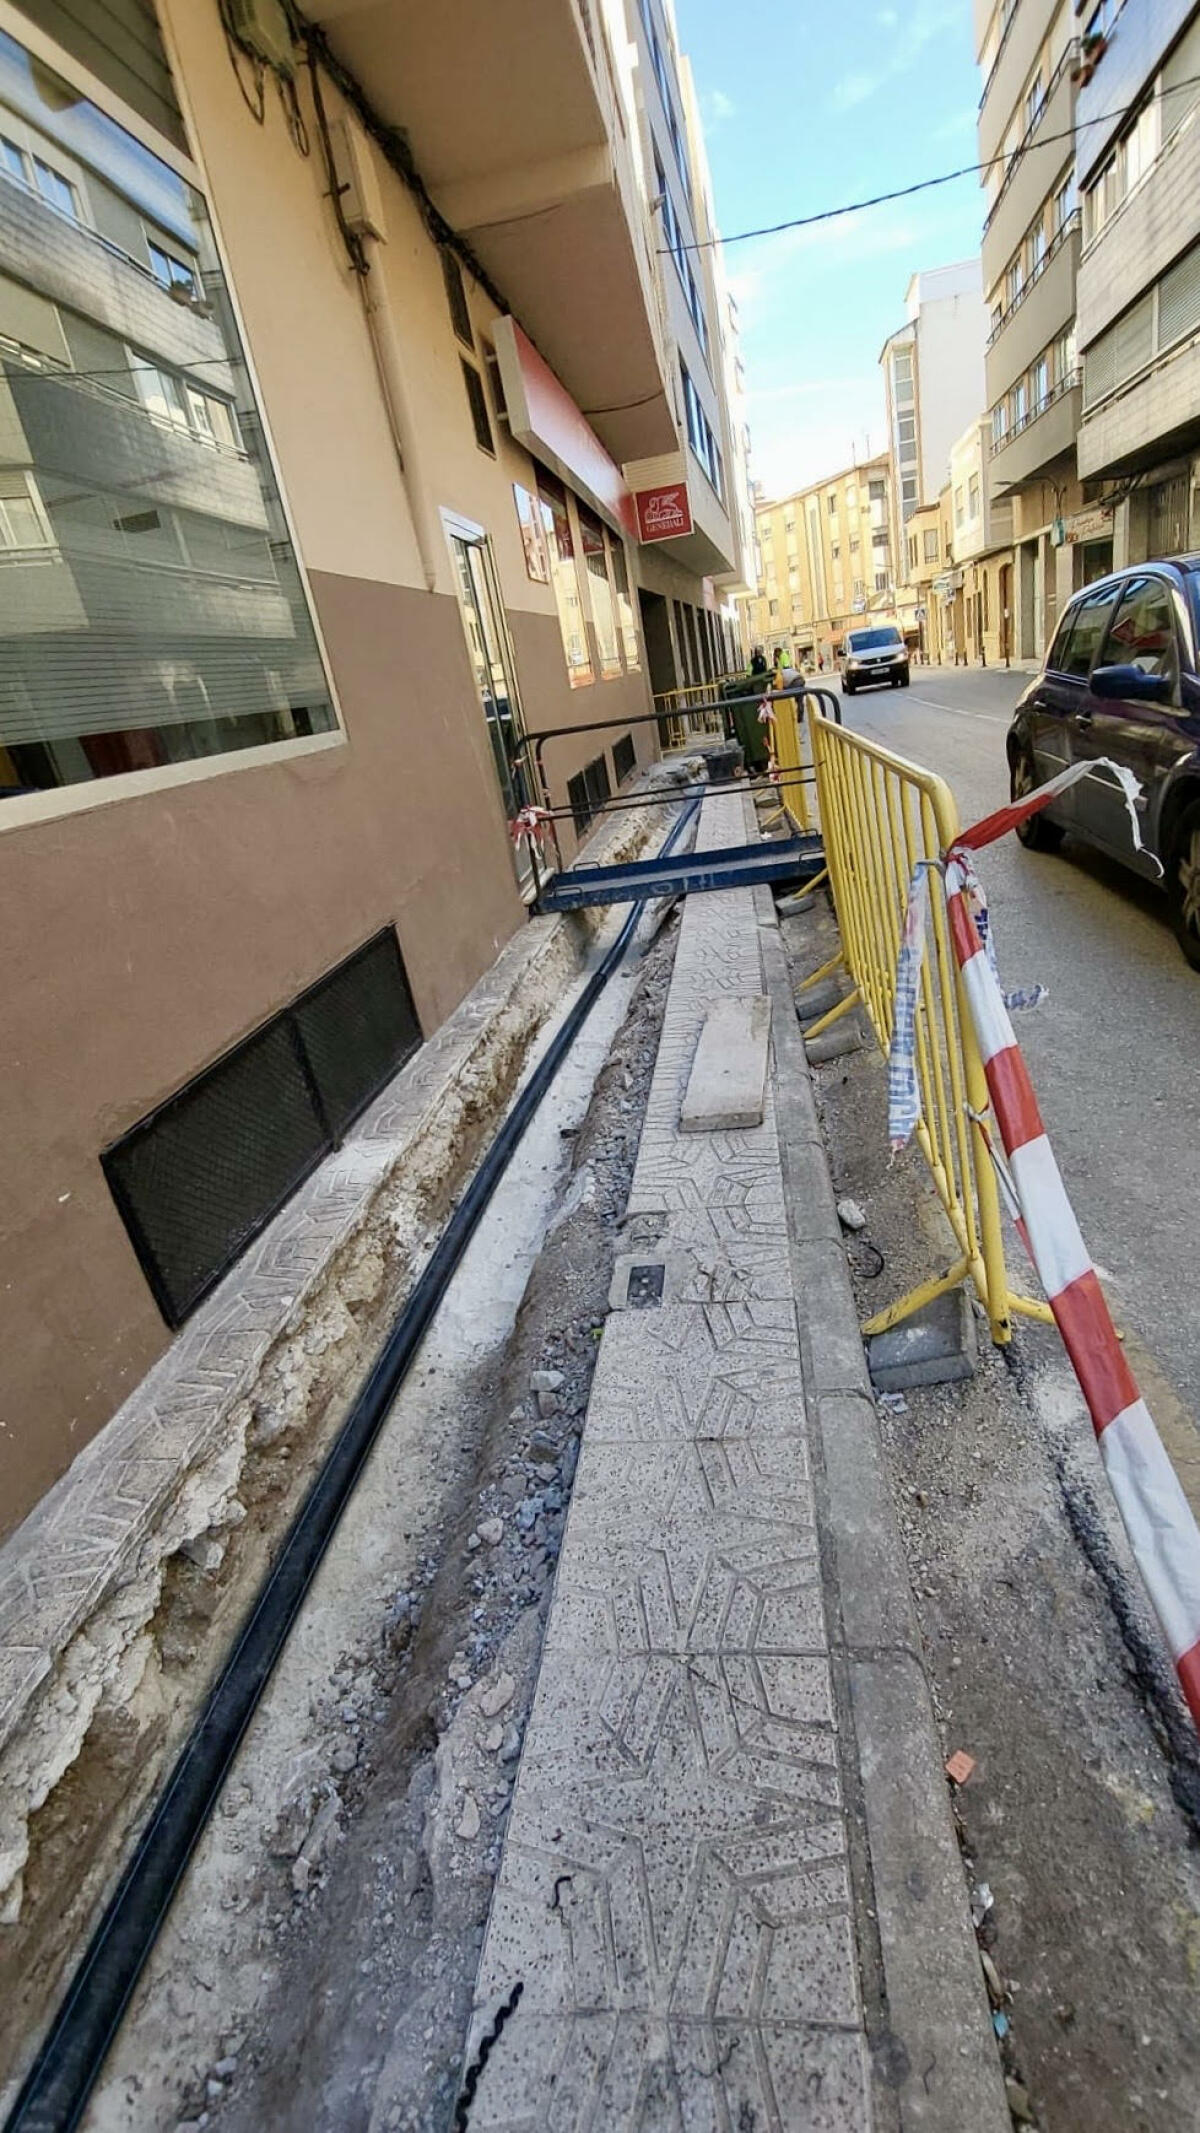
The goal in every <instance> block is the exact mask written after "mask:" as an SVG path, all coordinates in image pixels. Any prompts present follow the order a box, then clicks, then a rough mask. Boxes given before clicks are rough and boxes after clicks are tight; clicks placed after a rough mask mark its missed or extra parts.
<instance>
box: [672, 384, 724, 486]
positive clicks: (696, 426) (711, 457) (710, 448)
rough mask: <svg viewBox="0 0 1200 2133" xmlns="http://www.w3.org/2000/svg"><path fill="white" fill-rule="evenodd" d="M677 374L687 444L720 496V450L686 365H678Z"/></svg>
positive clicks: (721, 473)
mask: <svg viewBox="0 0 1200 2133" xmlns="http://www.w3.org/2000/svg"><path fill="white" fill-rule="evenodd" d="M679 372H680V377H681V379H682V382H683V406H684V417H685V421H686V424H687V436H688V443H689V444H690V445H691V448H692V450H693V452H694V453H695V455H696V458H697V459H698V460H699V462H700V465H701V467H702V468H703V470H704V472H705V474H706V475H707V476H708V479H709V481H710V482H711V483H712V485H713V488H714V489H715V490H716V492H717V495H718V496H721V495H723V493H724V470H723V467H722V463H721V453H720V449H719V447H718V445H717V440H716V438H715V437H714V436H713V432H712V425H711V423H710V422H709V419H708V416H707V415H706V414H705V412H704V403H703V401H702V400H701V398H700V395H699V393H698V392H697V391H696V388H695V386H694V385H693V383H692V380H691V377H690V375H689V373H688V369H687V366H686V364H684V363H681V364H680V366H679Z"/></svg>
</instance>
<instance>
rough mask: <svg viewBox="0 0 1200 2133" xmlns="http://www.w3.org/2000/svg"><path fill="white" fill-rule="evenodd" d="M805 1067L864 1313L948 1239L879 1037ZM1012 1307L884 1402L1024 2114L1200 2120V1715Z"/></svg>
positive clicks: (831, 942) (1074, 1409)
mask: <svg viewBox="0 0 1200 2133" xmlns="http://www.w3.org/2000/svg"><path fill="white" fill-rule="evenodd" d="M784 932H785V938H786V939H787V941H788V946H789V951H790V954H791V957H792V967H793V971H794V974H795V976H796V978H797V980H799V978H800V977H802V976H803V975H805V974H806V973H807V972H808V971H810V970H814V969H816V968H817V966H818V965H819V964H820V963H821V962H822V961H823V960H824V959H825V957H826V956H827V955H828V954H830V953H831V952H832V950H833V948H834V947H835V946H836V933H835V932H834V930H833V924H832V919H831V918H830V916H829V914H828V912H827V911H826V910H824V909H819V910H817V911H816V912H815V913H814V914H813V915H812V916H810V917H807V918H803V919H796V920H794V921H789V923H788V924H787V925H786V926H785V928H784ZM816 1079H817V1086H818V1098H819V1104H820V1108H821V1113H822V1118H823V1124H824V1128H825V1133H826V1138H827V1142H828V1146H829V1151H830V1158H831V1163H832V1168H833V1173H834V1181H835V1185H836V1187H837V1191H838V1193H839V1196H849V1197H851V1198H853V1199H854V1200H856V1201H857V1202H858V1203H859V1205H860V1207H861V1208H862V1210H863V1211H864V1212H865V1214H866V1216H867V1227H866V1228H865V1230H863V1231H862V1232H861V1233H860V1234H859V1235H858V1236H855V1237H850V1236H848V1237H847V1255H848V1258H849V1260H850V1264H851V1270H852V1274H853V1277H854V1281H855V1287H856V1291H857V1295H858V1301H859V1306H860V1310H861V1312H862V1316H863V1317H864V1318H866V1317H868V1316H869V1315H870V1314H871V1313H872V1312H873V1311H875V1310H878V1309H879V1308H880V1307H881V1306H882V1305H883V1304H885V1303H888V1302H891V1301H892V1300H893V1299H894V1298H895V1297H897V1296H899V1295H901V1294H903V1293H904V1292H905V1291H906V1290H907V1289H908V1288H909V1287H910V1286H911V1285H913V1284H914V1283H916V1282H917V1281H919V1280H921V1279H923V1278H925V1277H926V1276H927V1275H929V1274H931V1273H934V1272H940V1271H941V1268H942V1267H943V1266H944V1265H946V1264H948V1263H949V1262H950V1260H951V1259H952V1258H953V1257H954V1249H953V1247H952V1244H951V1240H950V1233H949V1229H948V1227H947V1225H946V1223H945V1219H944V1217H943V1215H942V1212H941V1209H940V1206H939V1205H938V1203H937V1201H936V1199H935V1196H934V1193H933V1188H932V1185H931V1184H930V1181H929V1176H928V1172H927V1171H926V1169H925V1166H924V1163H923V1159H922V1158H921V1156H920V1154H919V1152H918V1151H917V1150H916V1149H915V1147H914V1148H911V1149H909V1150H908V1151H906V1152H905V1154H904V1155H902V1156H901V1157H900V1158H898V1159H897V1160H896V1161H895V1162H894V1163H891V1164H889V1161H888V1147H887V1131H886V1117H887V1111H886V1104H887V1097H886V1074H885V1068H884V1065H883V1062H882V1060H881V1059H880V1057H879V1055H878V1053H877V1052H876V1050H875V1047H874V1044H873V1042H872V1041H870V1040H868V1042H867V1043H865V1044H864V1046H863V1047H862V1049H860V1050H858V1051H853V1052H850V1053H849V1054H847V1055H846V1056H844V1057H842V1058H840V1059H837V1060H834V1061H830V1062H829V1063H827V1064H825V1065H822V1066H820V1067H818V1068H817V1069H816ZM1067 1184H1068V1189H1069V1187H1070V1180H1069V1179H1068V1180H1067ZM1010 1247H1011V1249H1010V1266H1011V1267H1012V1268H1013V1270H1014V1274H1015V1275H1016V1277H1017V1278H1018V1280H1019V1281H1024V1282H1026V1283H1027V1284H1033V1282H1034V1277H1033V1275H1032V1273H1031V1271H1030V1270H1029V1269H1028V1267H1027V1265H1026V1264H1025V1263H1024V1262H1023V1258H1022V1255H1021V1250H1020V1246H1019V1244H1018V1243H1017V1240H1016V1239H1015V1237H1011V1238H1010ZM1018 1326H1019V1330H1018V1332H1017V1335H1016V1338H1015V1340H1014V1343H1013V1346H1012V1348H1011V1349H1009V1350H1008V1351H1007V1352H1005V1351H1000V1350H997V1349H996V1348H994V1347H993V1346H992V1345H991V1343H990V1341H989V1340H988V1337H987V1327H986V1324H985V1323H983V1322H982V1320H980V1322H979V1327H978V1331H979V1352H978V1361H977V1368H976V1371H975V1375H974V1377H973V1378H972V1379H971V1380H970V1381H969V1382H967V1383H963V1384H958V1385H948V1386H942V1387H937V1388H931V1389H928V1390H921V1391H910V1392H908V1393H906V1394H905V1395H904V1396H903V1399H902V1401H893V1402H891V1403H887V1402H885V1401H881V1403H880V1414H881V1424H882V1431H883V1437H884V1442H885V1446H886V1452H887V1457H888V1464H889V1468H890V1478H891V1485H892V1491H893V1497H894V1501H895V1506H896V1511H897V1516H898V1519H899V1524H900V1528H901V1532H902V1534H903V1538H904V1542H905V1546H906V1550H907V1554H908V1561H909V1570H910V1577H911V1581H912V1587H913V1593H914V1597H915V1602H916V1607H917V1612H918V1619H919V1621H920V1624H921V1629H922V1634H923V1637H924V1643H925V1654H926V1661H927V1666H928V1671H929V1676H930V1681H931V1685H932V1688H933V1692H934V1701H935V1708H936V1710H937V1714H938V1718H939V1722H940V1725H941V1729H942V1738H943V1744H944V1748H945V1753H946V1755H947V1756H949V1755H951V1754H953V1753H954V1752H955V1751H956V1750H958V1749H963V1750H965V1751H966V1752H967V1754H968V1755H970V1756H973V1757H974V1758H975V1763H976V1768H975V1770H974V1772H973V1774H972V1775H971V1777H970V1778H969V1780H968V1782H967V1783H966V1784H965V1785H963V1786H962V1787H956V1788H955V1805H956V1812H957V1816H958V1821H959V1829H960V1836H961V1842H962V1848H963V1855H964V1865H965V1868H966V1872H967V1876H968V1883H969V1886H970V1888H971V1892H972V1897H973V1911H974V1914H975V1915H976V1916H977V1919H978V1937H979V1940H980V1945H981V1950H982V1951H983V1952H984V1953H985V1954H986V1955H987V1957H988V1959H989V1961H990V1964H991V1965H992V1970H991V1973H990V1975H989V1978H988V1982H989V1990H990V1991H991V1994H992V1999H993V2004H994V2005H995V2006H996V2013H997V2015H998V2016H999V2018H1000V2019H999V2022H998V2025H997V2027H998V2031H999V2032H1000V2033H1001V2034H1002V2037H1003V2042H1002V2052H1003V2056H1004V2061H1005V2068H1006V2072H1007V2074H1008V2075H1009V2077H1010V2084H1011V2085H1010V2102H1011V2103H1013V2104H1014V2105H1015V2109H1014V2121H1015V2122H1016V2123H1017V2124H1032V2125H1036V2126H1038V2127H1041V2128H1043V2129H1044V2133H1194V2129H1198V2128H1200V1851H1198V1849H1197V1842H1198V1836H1200V1822H1198V1819H1197V1817H1198V1814H1200V1762H1198V1760H1197V1748H1196V1742H1195V1737H1194V1734H1193V1733H1192V1731H1191V1728H1190V1725H1189V1723H1188V1721H1187V1719H1186V1716H1185V1715H1184V1713H1183V1708H1182V1705H1181V1704H1180V1702H1179V1701H1178V1698H1177V1696H1176V1694H1175V1691H1174V1685H1173V1680H1172V1677H1171V1672H1170V1668H1169V1664H1168V1662H1167V1661H1166V1657H1165V1653H1164V1650H1163V1647H1162V1644H1161V1639H1160V1638H1159V1636H1158V1632H1157V1629H1156V1627H1155V1626H1154V1624H1153V1623H1152V1621H1151V1619H1150V1616H1149V1613H1148V1607H1147V1603H1146V1600H1145V1596H1144V1593H1143V1592H1142V1590H1141V1587H1140V1583H1139V1581H1138V1579H1137V1575H1136V1572H1135V1571H1134V1569H1133V1566H1132V1563H1131V1561H1130V1558H1129V1554H1128V1550H1127V1547H1126V1545H1125V1542H1124V1536H1123V1534H1122V1532H1121V1530H1120V1525H1119V1520H1118V1518H1117V1514H1116V1511H1115V1507H1114V1506H1113V1504H1112V1500H1111V1496H1110V1495H1109V1492H1108V1490H1107V1484H1106V1482H1105V1479H1104V1475H1103V1470H1102V1468H1101V1466H1100V1462H1099V1458H1098V1455H1097V1453H1096V1449H1095V1444H1094V1441H1093V1437H1092V1432H1091V1427H1090V1423H1089V1421H1088V1418H1087V1415H1086V1412H1085V1410H1084V1408H1083V1405H1082V1401H1081V1399H1080V1397H1079V1394H1078V1391H1077V1388H1076V1386H1075V1381H1074V1378H1073V1376H1072V1375H1071V1373H1070V1370H1069V1366H1068V1365H1067V1363H1066V1359H1065V1356H1064V1354H1063V1352H1062V1350H1061V1347H1060V1345H1059V1342H1058V1337H1057V1335H1056V1334H1055V1333H1054V1332H1053V1331H1052V1330H1050V1329H1047V1328H1042V1327H1038V1326H1036V1325H1033V1324H1032V1323H1030V1322H1028V1321H1024V1322H1018ZM986 1973H987V1966H986V1965H985V1974H986ZM997 1988H998V1990H997ZM963 2133H968V2129H966V2128H964V2129H963Z"/></svg>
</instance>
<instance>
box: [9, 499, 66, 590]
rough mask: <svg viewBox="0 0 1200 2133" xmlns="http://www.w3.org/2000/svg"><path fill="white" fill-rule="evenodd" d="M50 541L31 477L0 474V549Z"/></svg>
mask: <svg viewBox="0 0 1200 2133" xmlns="http://www.w3.org/2000/svg"><path fill="white" fill-rule="evenodd" d="M52 541H53V535H52V534H51V532H50V524H49V520H48V519H47V518H46V515H45V512H44V511H43V510H42V508H41V503H40V500H39V498H38V494H37V489H36V486H35V485H34V483H33V481H32V480H31V478H30V477H29V476H28V475H25V474H0V549H8V548H47V547H49V546H50V545H51V544H52ZM3 582H4V580H3V578H2V577H0V584H3Z"/></svg>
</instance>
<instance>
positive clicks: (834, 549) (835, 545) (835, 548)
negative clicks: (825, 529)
mask: <svg viewBox="0 0 1200 2133" xmlns="http://www.w3.org/2000/svg"><path fill="white" fill-rule="evenodd" d="M829 553H830V555H831V556H832V557H833V560H834V562H835V563H840V562H841V559H842V550H841V543H840V542H838V541H831V542H830V544H829Z"/></svg>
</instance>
